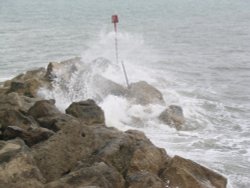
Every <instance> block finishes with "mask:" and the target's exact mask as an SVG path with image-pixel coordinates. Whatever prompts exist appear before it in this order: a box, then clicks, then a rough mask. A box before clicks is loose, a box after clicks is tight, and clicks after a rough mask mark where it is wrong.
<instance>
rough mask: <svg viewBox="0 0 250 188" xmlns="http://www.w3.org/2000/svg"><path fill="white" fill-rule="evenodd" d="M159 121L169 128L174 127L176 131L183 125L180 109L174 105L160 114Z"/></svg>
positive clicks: (183, 119)
mask: <svg viewBox="0 0 250 188" xmlns="http://www.w3.org/2000/svg"><path fill="white" fill-rule="evenodd" d="M159 119H160V120H161V121H162V122H164V123H166V124H168V125H169V126H173V127H175V128H176V129H177V130H179V129H181V125H182V124H184V123H185V118H184V115H183V111H182V108H181V107H180V106H176V105H171V106H169V108H168V109H166V110H164V111H163V112H162V113H161V114H160V116H159Z"/></svg>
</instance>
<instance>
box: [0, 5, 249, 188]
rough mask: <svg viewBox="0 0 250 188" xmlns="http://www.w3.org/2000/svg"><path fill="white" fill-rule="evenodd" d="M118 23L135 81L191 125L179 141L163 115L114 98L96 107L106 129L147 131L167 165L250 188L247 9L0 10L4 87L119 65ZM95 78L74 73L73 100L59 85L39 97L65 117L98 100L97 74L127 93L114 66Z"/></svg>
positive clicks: (86, 7) (63, 7)
mask: <svg viewBox="0 0 250 188" xmlns="http://www.w3.org/2000/svg"><path fill="white" fill-rule="evenodd" d="M115 13H117V14H118V15H119V18H120V23H119V25H118V32H119V33H118V45H119V58H120V59H121V60H123V61H124V63H125V65H126V68H127V72H128V77H129V81H130V82H136V81H139V80H146V81H147V82H149V83H150V84H152V85H154V86H155V87H156V88H158V89H159V90H160V91H161V92H162V93H163V95H164V99H165V101H166V106H168V105H170V104H176V105H180V106H182V108H183V111H184V115H185V117H186V120H187V121H186V123H185V125H184V127H183V129H182V130H180V131H176V130H175V129H173V128H169V127H168V126H166V125H163V124H161V123H160V122H159V121H158V120H157V116H158V115H159V113H160V112H161V111H162V110H164V108H166V106H162V105H149V106H140V105H133V104H130V103H129V101H127V100H126V99H125V98H122V97H117V96H113V95H109V96H107V97H106V98H104V99H103V100H102V101H101V102H100V103H99V105H100V106H101V107H102V108H103V109H104V111H105V115H106V122H107V125H108V126H114V127H117V128H119V129H121V130H127V129H138V130H141V131H144V132H145V134H146V135H147V136H148V137H149V138H150V139H151V140H152V142H153V143H154V144H156V145H157V146H159V147H163V148H165V149H166V151H167V152H168V153H169V154H170V155H172V156H173V155H181V156H183V157H186V158H189V159H192V160H194V161H196V162H198V163H200V164H203V165H205V166H207V167H209V168H211V169H214V170H216V171H217V172H219V173H222V174H223V175H225V176H226V177H227V178H228V180H229V186H228V187H232V188H249V187H250V175H249V174H250V84H249V83H250V1H249V0H237V1H236V0H220V1H216V0H206V1H200V0H157V1H152V0H137V1H132V0H127V1H121V0H109V1H107V0H92V1H87V0H75V1H66V0H54V1H49V0H43V1H40V0H36V1H34V0H15V1H14V0H8V1H5V0H0V82H1V81H4V80H6V79H9V78H11V77H13V76H15V75H17V74H19V73H21V72H24V71H26V70H28V69H31V68H36V67H46V65H47V63H48V62H50V61H60V60H65V59H68V58H72V57H75V56H80V57H82V64H83V65H86V64H88V65H91V62H92V61H93V60H94V59H97V58H100V57H104V58H106V59H107V60H108V61H110V62H115V54H114V32H113V25H112V24H111V20H110V19H111V15H112V14H115ZM94 70H95V71H94V72H91V71H90V72H89V74H88V75H87V76H86V75H82V74H81V71H79V72H78V73H76V75H75V76H74V77H73V78H72V79H71V80H70V81H69V82H68V83H67V85H68V87H69V88H70V91H69V92H65V91H63V90H62V89H61V88H60V86H59V84H58V83H59V82H58V83H55V90H54V91H51V92H49V91H41V94H43V95H45V97H47V98H51V97H53V98H55V99H56V100H57V106H58V107H59V108H60V109H61V110H63V109H65V108H66V107H67V106H68V105H69V104H70V103H71V102H72V101H75V100H84V99H86V98H93V97H94V96H95V94H96V92H95V88H94V87H93V86H91V84H90V82H89V80H90V78H91V77H92V76H93V75H94V74H96V73H99V74H102V75H103V76H105V77H107V78H109V79H111V80H113V81H115V82H117V83H120V84H124V85H125V82H124V78H123V76H122V72H121V70H118V69H117V68H115V67H114V66H113V65H109V66H107V67H105V69H103V68H102V67H101V63H100V67H94ZM83 85H84V86H83ZM134 117H135V118H139V119H140V121H138V122H134V121H133V118H134Z"/></svg>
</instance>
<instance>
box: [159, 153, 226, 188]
mask: <svg viewBox="0 0 250 188" xmlns="http://www.w3.org/2000/svg"><path fill="white" fill-rule="evenodd" d="M160 176H161V178H162V179H164V180H165V181H166V182H168V183H169V187H183V188H212V187H216V188H226V185H227V179H226V178H224V177H223V176H222V175H220V174H218V173H216V172H214V171H212V170H210V169H207V168H206V167H203V166H201V165H199V164H197V163H195V162H193V161H191V160H188V159H184V158H182V157H179V156H174V157H173V158H172V160H171V161H170V163H169V164H168V165H167V167H166V169H165V170H164V171H163V172H162V173H161V174H160Z"/></svg>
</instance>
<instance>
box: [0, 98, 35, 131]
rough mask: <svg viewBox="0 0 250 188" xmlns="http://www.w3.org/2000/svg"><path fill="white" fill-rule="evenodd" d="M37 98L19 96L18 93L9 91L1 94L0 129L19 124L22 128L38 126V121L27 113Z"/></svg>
mask: <svg viewBox="0 0 250 188" xmlns="http://www.w3.org/2000/svg"><path fill="white" fill-rule="evenodd" d="M36 100H37V99H32V98H29V97H25V96H19V95H18V94H17V93H9V94H6V95H1V96H0V124H1V127H0V130H1V131H2V132H4V130H5V129H6V128H7V127H8V126H18V127H19V128H22V129H25V130H26V129H29V128H34V127H38V124H37V122H36V121H35V120H34V119H33V118H32V117H30V116H28V115H27V111H28V109H29V108H30V107H31V106H32V105H33V104H34V103H35V101H36Z"/></svg>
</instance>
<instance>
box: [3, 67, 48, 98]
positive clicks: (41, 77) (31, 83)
mask: <svg viewBox="0 0 250 188" xmlns="http://www.w3.org/2000/svg"><path fill="white" fill-rule="evenodd" d="M45 73H46V71H45V69H44V68H40V69H36V70H31V71H27V72H26V73H25V74H20V75H18V76H17V77H15V78H13V79H12V80H10V81H6V82H5V87H8V88H9V89H8V91H7V93H11V92H16V93H18V94H20V95H25V96H28V97H32V98H34V97H38V95H37V92H38V90H39V89H40V88H41V87H48V86H49V85H50V83H49V82H48V80H46V79H45Z"/></svg>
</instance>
